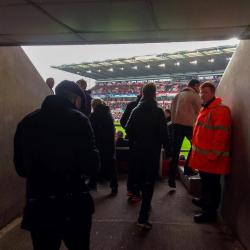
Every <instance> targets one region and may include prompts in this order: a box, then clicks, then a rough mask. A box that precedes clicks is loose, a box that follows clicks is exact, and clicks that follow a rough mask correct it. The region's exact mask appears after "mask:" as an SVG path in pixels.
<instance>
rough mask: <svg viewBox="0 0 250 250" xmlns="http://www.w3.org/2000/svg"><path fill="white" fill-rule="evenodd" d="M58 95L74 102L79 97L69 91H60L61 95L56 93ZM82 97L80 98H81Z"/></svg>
mask: <svg viewBox="0 0 250 250" xmlns="http://www.w3.org/2000/svg"><path fill="white" fill-rule="evenodd" d="M56 95H59V96H62V97H64V98H66V99H68V100H70V101H71V100H74V99H75V98H77V97H78V95H76V94H75V93H73V92H71V91H69V90H64V91H60V93H59V94H58V93H56ZM79 97H80V96H79Z"/></svg>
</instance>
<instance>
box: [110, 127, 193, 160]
mask: <svg viewBox="0 0 250 250" xmlns="http://www.w3.org/2000/svg"><path fill="white" fill-rule="evenodd" d="M115 124H120V123H119V122H115ZM117 130H122V131H123V133H124V136H125V135H126V132H125V130H124V129H123V128H122V126H116V131H117ZM190 147H191V145H190V142H189V140H188V139H187V138H186V137H185V139H184V141H183V144H182V147H181V149H188V150H189V149H190ZM181 154H184V155H185V157H186V158H187V155H188V152H183V153H182V152H181Z"/></svg>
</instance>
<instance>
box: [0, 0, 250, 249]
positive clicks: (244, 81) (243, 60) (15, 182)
mask: <svg viewBox="0 0 250 250" xmlns="http://www.w3.org/2000/svg"><path fill="white" fill-rule="evenodd" d="M206 11H208V16H206V15H204V12H206ZM249 11H250V2H249V1H236V0H229V1H227V2H226V3H225V1H222V0H218V1H217V2H216V4H215V3H214V1H206V2H202V3H201V2H200V1H198V0H191V1H158V0H145V1H144V0H139V1H121V0H117V1H87V0H86V1H84V0H82V1H69V0H64V1H59V2H57V1H48V0H40V1H39V0H34V1H30V0H12V1H8V0H2V1H0V20H1V21H0V46H1V47H0V65H1V67H0V83H1V84H0V100H1V105H0V114H1V123H0V133H1V134H0V138H1V139H0V145H1V151H0V202H1V206H0V229H2V230H1V231H0V232H1V233H0V249H4V250H5V249H10V250H11V249H31V242H29V241H28V240H26V241H25V244H26V245H23V246H21V245H22V244H23V243H22V242H23V241H24V238H23V237H24V234H23V233H22V234H20V232H19V231H20V230H19V229H18V224H16V223H17V222H20V221H19V218H20V217H19V216H20V215H21V214H22V211H23V207H24V201H25V180H24V179H22V178H20V177H18V176H17V174H16V172H15V169H14V165H13V137H14V132H15V130H16V126H17V124H18V122H19V121H20V120H21V119H22V118H23V117H24V116H25V115H27V114H28V113H30V112H32V111H33V110H35V109H37V108H40V106H41V103H42V101H43V100H44V98H45V97H46V96H47V95H49V94H51V92H50V89H49V88H48V87H47V86H46V85H45V84H44V81H43V79H42V78H41V76H40V75H39V73H38V72H37V70H36V68H35V67H34V66H33V65H32V63H31V62H30V60H29V59H28V57H27V56H26V55H25V53H24V52H23V50H22V49H21V48H20V47H19V46H21V45H70V44H111V43H156V42H174V41H175V42H180V41H210V40H222V39H228V38H234V37H237V38H238V39H240V40H241V42H240V43H239V45H238V47H237V49H236V51H235V53H234V55H233V57H232V59H231V60H230V62H229V64H228V66H227V68H226V70H225V72H224V74H223V77H222V79H221V82H220V84H219V86H218V88H217V91H216V95H217V96H219V97H221V98H222V100H223V103H224V104H225V105H227V106H229V107H230V109H231V113H232V119H233V129H232V137H231V145H232V148H231V174H230V175H228V176H225V178H222V182H223V192H222V202H221V208H220V213H221V216H222V219H223V221H224V222H225V224H221V225H220V226H218V225H212V226H210V227H207V226H204V227H203V226H202V225H199V226H197V225H193V224H191V223H190V224H185V225H183V226H182V227H181V229H180V227H175V225H176V221H174V220H172V221H171V223H170V224H167V226H166V227H160V225H161V223H163V222H162V221H164V218H162V217H159V218H157V221H158V222H159V223H157V225H158V226H156V227H155V228H156V229H155V231H153V230H154V229H153V230H152V231H151V232H152V233H151V234H150V233H148V235H147V236H145V235H142V233H141V232H139V231H134V228H133V227H134V224H133V223H132V224H131V225H130V224H129V226H128V227H125V228H126V229H128V231H129V234H126V233H124V234H122V235H120V234H119V235H117V236H116V239H109V240H110V242H114V245H112V244H111V243H109V242H108V239H107V240H105V241H104V242H103V245H98V246H95V248H93V249H118V248H119V249H122V248H123V244H125V243H124V241H126V239H127V238H126V237H130V238H131V237H134V234H138V235H139V236H138V238H139V239H140V240H141V241H137V243H136V244H138V245H136V244H134V245H132V246H131V247H134V246H136V247H138V248H139V247H140V246H141V244H143V242H144V241H146V238H147V237H148V238H147V242H148V243H147V244H148V245H147V248H146V247H145V246H144V245H143V247H144V248H143V249H152V248H157V246H158V249H163V246H164V247H165V249H166V244H167V243H162V244H160V243H159V242H158V240H156V239H159V240H160V241H162V242H164V241H168V242H169V243H168V244H169V245H168V247H169V248H173V249H208V246H209V249H232V248H230V247H231V245H230V244H231V243H230V244H229V238H230V237H231V236H230V235H229V238H228V237H226V236H224V235H223V234H222V231H223V232H225V231H227V230H226V228H227V227H226V226H225V225H227V226H228V227H229V228H230V230H231V231H232V232H233V233H234V234H235V235H236V236H237V237H238V239H239V241H240V242H241V243H242V245H243V246H242V247H245V248H246V249H250V235H249V234H250V231H249V224H250V196H249V194H248V189H249V188H250V170H249V165H250V154H249V148H250V130H249V123H250V113H249V106H250V99H249V96H250V88H249V79H250V71H249V68H250V61H249V58H250V41H249V40H248V39H249V38H250V15H249ZM204 16H205V17H204ZM95 17H96V18H95ZM248 122H249V123H248ZM122 183H125V181H124V180H123V182H122ZM165 186H166V184H165ZM165 186H164V185H163V184H162V186H160V189H163V190H164V189H165ZM178 187H179V190H180V191H178V189H177V194H178V192H180V193H181V194H185V189H183V188H182V187H181V184H180V185H179V186H178ZM156 192H157V190H156ZM166 192H167V191H166ZM166 192H165V193H166ZM100 194H102V193H101V192H100ZM168 197H173V194H172V193H168ZM105 198H106V197H104V198H103V197H100V196H98V206H104V207H105V211H102V215H101V214H98V211H99V213H101V211H100V210H98V209H97V217H96V221H97V222H98V220H99V221H100V223H105V216H106V218H109V221H110V223H111V224H109V226H111V227H115V226H116V225H120V226H121V224H122V222H119V221H117V220H114V219H113V217H115V216H116V214H113V215H112V216H113V217H112V216H111V215H110V214H109V213H108V211H109V209H111V208H112V201H110V203H108V202H106V203H105V201H104V199H105ZM182 198H183V196H182V195H180V196H178V195H176V200H174V201H176V202H177V200H178V202H181V200H182ZM119 199H120V198H119ZM156 199H158V202H160V201H161V200H162V199H164V198H163V197H158V196H156ZM188 199H190V197H189V196H188ZM121 200H122V198H121ZM121 200H120V202H119V200H118V201H117V204H123V205H124V203H122V201H121ZM174 201H173V200H172V202H173V203H171V202H170V204H171V205H173V204H174ZM178 204H179V206H180V207H179V210H178V209H177V210H178V213H174V212H173V210H175V208H173V207H172V209H173V210H171V209H170V208H166V207H164V208H165V209H166V210H167V213H174V216H176V217H177V218H178V222H180V221H181V220H183V214H185V213H187V211H184V209H183V206H186V207H187V208H189V205H187V204H188V203H187V201H186V203H185V202H183V203H178ZM161 209H163V208H162V207H161ZM118 210H119V209H118ZM118 210H117V211H118ZM123 210H124V207H123V206H121V207H120V211H123ZM177 210H176V211H177ZM162 211H164V210H162ZM162 211H161V212H162ZM181 212H183V214H182V213H181ZM133 213H134V212H133V211H132V210H130V215H128V216H127V217H125V219H124V220H125V221H126V220H129V219H130V220H131V216H132V217H133ZM134 215H135V214H134ZM98 216H99V217H98ZM117 216H118V215H117ZM17 218H18V219H17ZM135 218H136V216H135ZM190 218H191V219H192V217H190ZM115 219H117V218H116V217H115ZM161 219H162V221H161ZM119 223H120V224H119ZM125 224H126V223H125V222H123V224H122V225H125ZM163 224H164V223H163ZM126 225H127V224H126ZM6 226H7V227H6ZM213 227H214V228H216V230H215V231H213V230H212V228H213ZM219 228H221V229H222V230H219ZM102 229H103V230H104V231H108V230H110V228H109V227H108V226H105V225H103V227H102ZM93 230H94V231H93ZM93 230H92V234H95V235H96V237H97V235H98V233H99V232H100V231H99V230H98V227H97V226H95V225H94V229H93ZM123 230H125V229H123ZM164 230H165V231H164ZM190 231H191V232H190ZM192 232H193V233H194V235H195V236H194V235H193V236H192ZM165 235H167V236H168V237H169V239H165ZM209 235H212V236H213V237H212V238H211V237H210V238H209ZM111 236H112V235H111ZM186 236H188V237H189V239H185V237H186ZM227 236H228V234H227ZM25 237H26V236H25ZM94 237H95V236H94V235H93V236H92V239H94ZM124 237H125V238H124ZM159 237H160V238H159ZM171 237H172V238H173V240H170V238H171ZM216 237H217V238H216ZM130 238H129V239H130ZM186 238H187V237H186ZM213 240H214V244H215V245H213V244H212V243H211V242H212V241H213ZM131 241H133V240H131ZM105 242H106V244H111V245H108V246H109V248H105V246H104V245H105V244H104V243H105ZM150 242H151V243H150ZM176 244H177V245H178V244H179V245H178V246H176ZM216 244H217V245H216ZM223 244H224V245H223ZM236 245H237V244H236V243H235V245H232V246H233V247H234V249H237V247H238V249H240V246H238V245H237V246H236ZM136 247H135V248H136ZM124 249H131V248H128V247H127V248H126V246H124Z"/></svg>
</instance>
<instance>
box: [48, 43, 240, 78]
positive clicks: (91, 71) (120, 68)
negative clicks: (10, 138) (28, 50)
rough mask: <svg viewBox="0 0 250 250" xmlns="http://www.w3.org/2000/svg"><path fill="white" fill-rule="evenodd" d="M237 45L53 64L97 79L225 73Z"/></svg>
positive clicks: (58, 67) (64, 69)
mask: <svg viewBox="0 0 250 250" xmlns="http://www.w3.org/2000/svg"><path fill="white" fill-rule="evenodd" d="M235 49H236V46H220V47H216V48H215V47H213V48H206V49H200V50H199V51H182V52H177V53H164V54H159V55H148V56H138V57H133V58H119V59H115V60H106V61H95V62H91V63H90V62H89V63H86V62H84V63H79V64H69V65H60V66H52V68H54V69H59V70H62V71H66V72H70V73H73V74H78V75H81V76H84V77H89V78H92V79H95V80H97V81H118V80H126V79H127V80H128V79H144V78H156V77H157V78H159V77H160V78H164V77H175V76H184V75H192V76H195V75H202V74H216V73H217V74H222V73H223V72H224V70H225V69H226V67H227V64H228V62H229V60H230V58H231V57H232V54H233V53H234V51H235Z"/></svg>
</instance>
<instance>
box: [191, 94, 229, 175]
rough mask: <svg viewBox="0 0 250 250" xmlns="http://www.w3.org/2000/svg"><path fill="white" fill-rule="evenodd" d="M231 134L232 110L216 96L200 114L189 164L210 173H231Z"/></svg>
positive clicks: (195, 127)
mask: <svg viewBox="0 0 250 250" xmlns="http://www.w3.org/2000/svg"><path fill="white" fill-rule="evenodd" d="M230 134H231V115H230V110H229V108H228V107H227V106H225V105H223V104H222V100H221V99H220V98H219V97H216V98H215V100H214V101H213V102H212V103H211V104H210V105H209V106H208V107H207V108H206V109H204V108H202V109H201V111H200V113H199V115H198V118H197V121H196V123H195V126H194V132H193V137H192V139H191V142H192V144H193V146H192V155H191V158H190V161H189V166H190V167H191V168H195V169H198V170H201V171H205V172H208V173H214V174H229V173H230V164H229V150H230Z"/></svg>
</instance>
